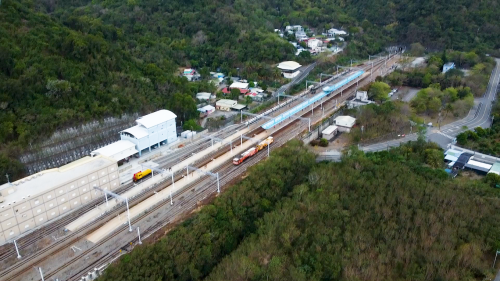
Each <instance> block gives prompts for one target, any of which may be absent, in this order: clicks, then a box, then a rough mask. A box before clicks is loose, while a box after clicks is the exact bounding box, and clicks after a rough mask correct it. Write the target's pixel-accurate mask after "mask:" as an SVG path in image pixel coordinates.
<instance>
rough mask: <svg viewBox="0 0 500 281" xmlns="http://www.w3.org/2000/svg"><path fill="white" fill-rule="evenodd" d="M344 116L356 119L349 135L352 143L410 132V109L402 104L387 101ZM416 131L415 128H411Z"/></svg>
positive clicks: (357, 109) (350, 111)
mask: <svg viewBox="0 0 500 281" xmlns="http://www.w3.org/2000/svg"><path fill="white" fill-rule="evenodd" d="M345 114H347V115H350V116H353V117H355V118H356V127H354V128H353V129H352V130H351V132H350V133H349V138H350V139H351V141H352V142H354V143H358V142H364V141H367V140H373V139H376V140H377V139H378V140H384V139H386V138H391V139H392V138H394V137H396V136H397V134H405V133H408V132H409V131H410V117H412V111H411V108H410V107H409V106H408V105H407V104H405V103H402V102H393V101H387V102H384V103H382V104H380V105H377V104H368V105H365V106H361V107H357V108H354V109H350V110H348V111H346V112H345ZM413 129H414V130H416V128H413Z"/></svg>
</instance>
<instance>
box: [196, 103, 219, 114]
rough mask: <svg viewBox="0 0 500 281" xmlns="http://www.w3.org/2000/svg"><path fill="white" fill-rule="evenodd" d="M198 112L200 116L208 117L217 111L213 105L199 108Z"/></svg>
mask: <svg viewBox="0 0 500 281" xmlns="http://www.w3.org/2000/svg"><path fill="white" fill-rule="evenodd" d="M198 111H199V112H200V115H203V116H208V115H210V114H211V113H213V112H214V111H215V107H213V106H211V105H206V106H204V107H202V108H198Z"/></svg>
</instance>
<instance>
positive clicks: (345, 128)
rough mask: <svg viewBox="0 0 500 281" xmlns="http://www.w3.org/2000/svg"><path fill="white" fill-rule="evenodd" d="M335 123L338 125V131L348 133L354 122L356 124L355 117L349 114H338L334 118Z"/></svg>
mask: <svg viewBox="0 0 500 281" xmlns="http://www.w3.org/2000/svg"><path fill="white" fill-rule="evenodd" d="M334 121H335V125H337V127H338V131H339V132H347V133H349V132H350V131H351V129H352V127H353V126H354V124H356V118H354V117H351V116H347V115H345V116H338V117H337V118H335V120H334Z"/></svg>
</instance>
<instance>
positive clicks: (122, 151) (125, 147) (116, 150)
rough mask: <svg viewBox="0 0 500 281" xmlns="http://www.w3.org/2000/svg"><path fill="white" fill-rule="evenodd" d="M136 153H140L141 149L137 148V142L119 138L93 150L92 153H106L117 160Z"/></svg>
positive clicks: (94, 154)
mask: <svg viewBox="0 0 500 281" xmlns="http://www.w3.org/2000/svg"><path fill="white" fill-rule="evenodd" d="M136 153H139V151H137V149H135V143H133V142H131V141H127V140H119V141H117V142H114V143H112V144H109V145H106V146H104V147H101V148H99V149H96V150H94V151H92V152H91V153H90V155H92V156H96V155H104V156H107V157H109V158H112V159H114V160H115V161H120V160H122V159H125V158H127V157H129V156H132V155H134V154H136Z"/></svg>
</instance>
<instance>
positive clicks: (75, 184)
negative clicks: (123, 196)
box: [0, 155, 120, 244]
mask: <svg viewBox="0 0 500 281" xmlns="http://www.w3.org/2000/svg"><path fill="white" fill-rule="evenodd" d="M119 186H120V182H119V179H118V166H117V164H116V161H114V160H113V159H110V158H108V157H105V156H102V155H99V156H96V157H88V156H86V157H83V158H81V159H79V160H76V161H74V162H71V163H70V164H67V165H64V166H62V167H59V168H55V169H50V170H45V171H41V172H39V173H36V174H34V175H31V176H29V177H26V178H23V179H21V180H18V181H15V182H12V183H6V184H3V185H1V186H0V244H3V243H5V242H11V241H12V240H14V239H17V237H19V236H20V235H22V234H27V233H29V232H32V231H35V230H36V229H38V228H39V227H41V226H42V225H44V224H46V223H47V222H48V221H50V220H54V219H56V218H59V217H61V216H63V215H66V214H68V213H70V212H72V211H74V210H77V209H79V208H80V207H82V206H84V205H86V204H89V203H90V202H92V201H93V200H95V199H102V198H104V193H102V192H101V191H99V190H97V189H95V188H94V187H99V188H101V189H107V190H115V189H117V188H118V187H119Z"/></svg>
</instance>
